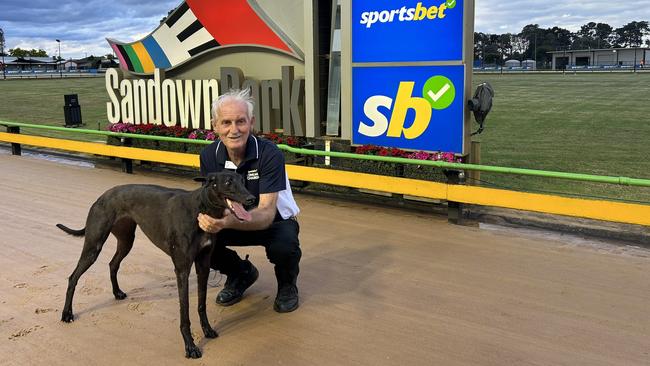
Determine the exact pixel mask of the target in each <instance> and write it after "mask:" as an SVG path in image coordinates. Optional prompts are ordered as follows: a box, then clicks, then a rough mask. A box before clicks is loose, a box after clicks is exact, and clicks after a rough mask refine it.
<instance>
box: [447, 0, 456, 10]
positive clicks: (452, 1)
mask: <svg viewBox="0 0 650 366" xmlns="http://www.w3.org/2000/svg"><path fill="white" fill-rule="evenodd" d="M454 7H456V0H447V9H453V8H454Z"/></svg>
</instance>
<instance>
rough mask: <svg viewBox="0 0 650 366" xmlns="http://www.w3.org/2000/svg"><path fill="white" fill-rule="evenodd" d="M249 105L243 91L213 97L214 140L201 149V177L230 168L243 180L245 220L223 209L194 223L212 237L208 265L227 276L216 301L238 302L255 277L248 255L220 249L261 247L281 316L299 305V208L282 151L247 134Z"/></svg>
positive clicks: (251, 118)
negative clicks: (251, 200)
mask: <svg viewBox="0 0 650 366" xmlns="http://www.w3.org/2000/svg"><path fill="white" fill-rule="evenodd" d="M253 107H254V106H253V99H252V98H251V97H250V95H249V93H248V90H243V91H240V90H231V91H229V92H227V93H225V94H223V95H221V96H219V97H218V98H217V99H216V100H215V101H214V103H213V104H212V127H213V129H214V131H215V132H216V133H217V136H218V137H219V140H218V141H215V142H214V143H212V144H210V145H208V146H207V147H206V148H205V149H203V151H201V174H203V175H206V174H208V173H211V172H219V171H222V170H224V169H230V170H232V171H235V172H237V173H238V174H240V175H241V176H242V177H243V178H244V181H245V185H246V188H247V189H248V190H249V191H250V192H251V194H253V195H254V196H255V198H256V200H255V204H254V205H252V207H246V209H247V210H249V212H250V215H251V219H250V220H246V221H240V220H238V219H237V218H236V216H235V215H232V214H230V212H229V210H226V216H225V217H223V218H222V219H215V218H213V217H210V216H208V215H205V214H199V216H198V221H199V226H200V227H201V229H203V230H204V231H205V232H208V233H218V235H217V236H216V238H217V239H216V240H217V242H216V244H215V248H214V251H213V255H212V262H211V267H212V268H213V269H216V270H218V271H219V272H221V273H223V274H225V275H226V276H228V277H227V279H226V283H225V284H224V288H223V289H222V290H221V292H219V294H218V295H217V300H216V301H217V303H218V304H221V305H223V306H229V305H233V304H235V303H237V302H239V300H241V298H242V295H243V294H244V291H246V289H247V288H249V287H250V286H251V285H252V284H253V283H254V282H255V281H256V280H257V277H258V271H257V269H256V268H255V266H253V264H252V263H251V262H250V261H248V256H246V259H245V260H242V259H241V258H240V257H239V255H237V253H236V252H235V251H234V250H232V249H229V248H226V245H229V246H246V245H263V246H264V247H265V248H266V256H267V258H268V259H269V261H271V263H273V264H274V265H275V276H276V278H277V281H278V292H277V296H276V298H275V302H274V305H273V308H274V309H275V311H277V312H280V313H286V312H291V311H294V310H295V309H297V308H298V305H299V304H298V288H297V287H296V280H297V277H298V272H299V268H298V263H299V262H300V257H301V255H302V253H301V251H300V242H299V241H298V232H299V231H300V228H299V226H298V221H296V215H297V214H298V212H300V210H299V209H298V206H297V205H296V202H295V200H294V199H293V195H292V194H291V187H290V186H289V179H288V178H287V174H286V171H285V168H284V156H283V155H282V152H281V151H280V150H279V149H278V148H277V147H276V146H275V144H274V143H272V142H270V141H268V140H264V139H260V138H257V137H256V136H255V135H253V134H252V133H251V132H252V130H253V125H254V124H255V117H254V116H253Z"/></svg>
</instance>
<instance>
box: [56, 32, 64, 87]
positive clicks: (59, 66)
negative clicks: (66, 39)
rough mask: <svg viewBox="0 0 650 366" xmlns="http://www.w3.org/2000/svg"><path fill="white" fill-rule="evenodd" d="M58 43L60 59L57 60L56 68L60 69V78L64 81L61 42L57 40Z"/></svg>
mask: <svg viewBox="0 0 650 366" xmlns="http://www.w3.org/2000/svg"><path fill="white" fill-rule="evenodd" d="M56 43H58V44H59V58H58V59H57V60H56V66H57V68H58V69H59V78H61V79H63V70H61V40H60V39H57V40H56Z"/></svg>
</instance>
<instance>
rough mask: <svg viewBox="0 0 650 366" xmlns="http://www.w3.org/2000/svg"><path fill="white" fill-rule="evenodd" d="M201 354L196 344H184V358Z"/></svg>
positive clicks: (199, 356)
mask: <svg viewBox="0 0 650 366" xmlns="http://www.w3.org/2000/svg"><path fill="white" fill-rule="evenodd" d="M201 356H202V354H201V350H200V349H199V347H197V346H196V345H194V344H192V345H189V346H185V358H201Z"/></svg>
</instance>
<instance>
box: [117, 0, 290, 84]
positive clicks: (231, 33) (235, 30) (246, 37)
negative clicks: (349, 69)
mask: <svg viewBox="0 0 650 366" xmlns="http://www.w3.org/2000/svg"><path fill="white" fill-rule="evenodd" d="M108 43H109V44H110V45H111V48H112V49H113V51H115V54H116V55H117V57H118V58H119V60H120V67H121V68H122V69H124V70H129V71H131V72H134V73H138V74H152V73H153V72H154V69H163V70H168V69H172V68H174V67H176V66H178V65H180V64H182V63H184V62H186V61H188V60H190V59H192V58H194V57H196V56H197V55H200V54H203V53H205V52H207V51H211V50H214V49H219V48H225V47H229V48H230V47H236V46H246V47H251V46H257V47H262V48H266V49H272V50H276V51H280V52H283V53H286V54H288V55H290V56H293V57H295V58H297V59H299V60H302V59H303V55H302V51H301V50H300V49H299V48H298V47H297V46H296V45H295V44H294V43H293V42H292V41H291V40H290V39H289V38H288V37H286V36H285V35H284V34H283V33H282V31H281V30H280V29H279V28H278V27H277V25H275V24H274V23H273V22H272V21H270V20H269V19H268V17H266V16H265V14H263V11H262V10H261V8H260V7H259V6H257V4H256V2H255V0H186V1H184V2H183V3H181V4H180V5H179V6H178V7H177V8H176V10H174V11H173V12H172V13H171V14H170V15H169V17H168V18H167V19H166V20H165V21H164V22H163V23H162V24H161V25H160V26H159V27H158V28H156V29H155V30H154V31H153V32H151V34H149V35H148V36H147V37H145V38H144V39H141V40H139V41H136V42H133V43H122V42H118V41H115V40H112V39H108Z"/></svg>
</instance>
